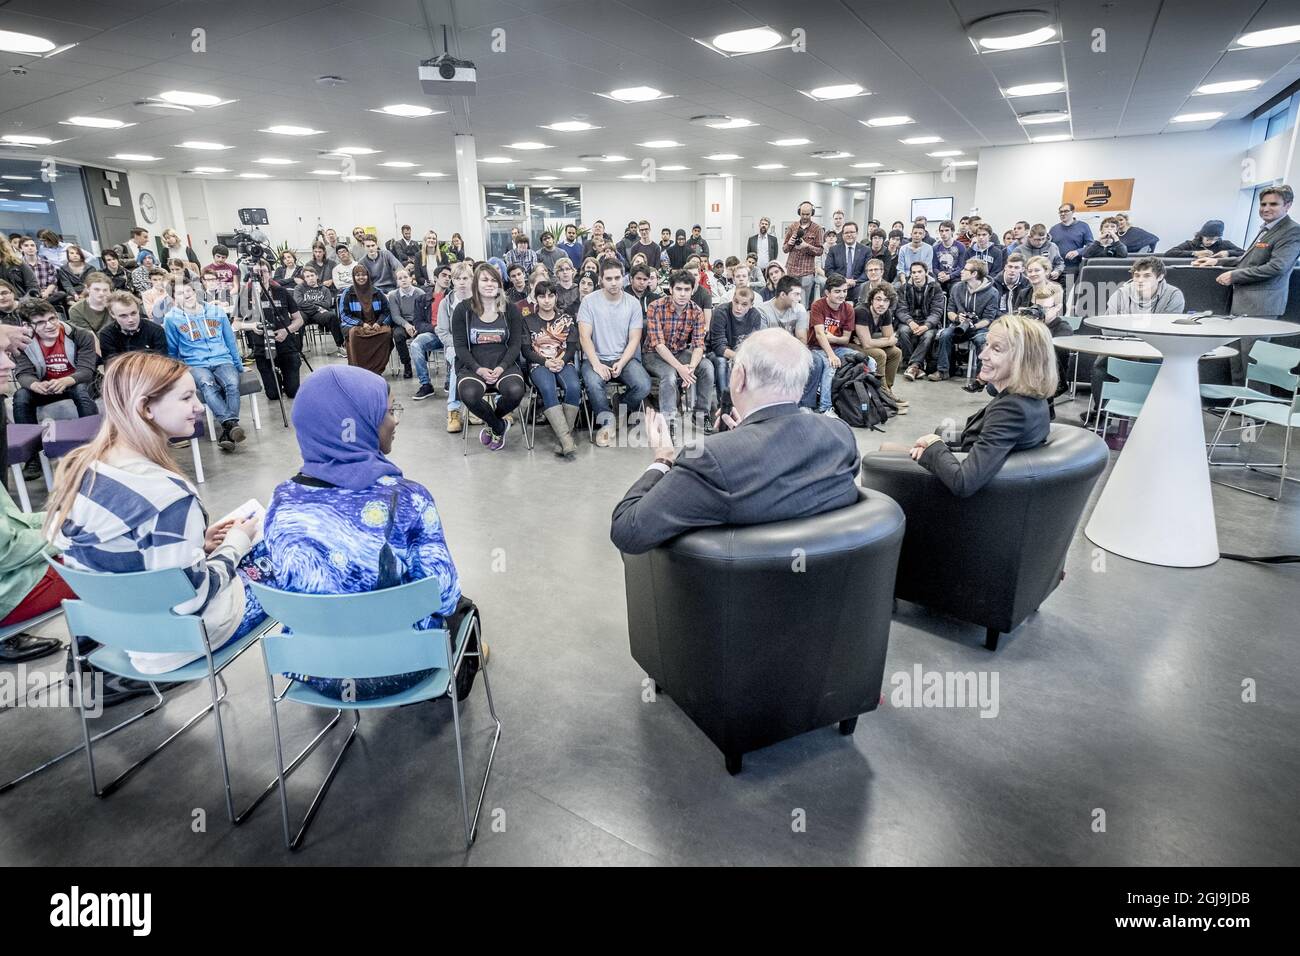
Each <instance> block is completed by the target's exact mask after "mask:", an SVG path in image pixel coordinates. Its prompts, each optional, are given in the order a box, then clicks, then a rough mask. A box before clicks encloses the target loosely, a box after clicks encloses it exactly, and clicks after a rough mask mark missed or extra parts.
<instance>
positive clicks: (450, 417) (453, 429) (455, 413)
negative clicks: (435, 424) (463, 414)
mask: <svg viewBox="0 0 1300 956" xmlns="http://www.w3.org/2000/svg"><path fill="white" fill-rule="evenodd" d="M464 427H465V425H464V423H463V422H462V421H461V420H460V409H459V408H453V409H452V410H451V411H449V412H448V413H447V431H448V432H450V433H451V434H453V435H458V434H460V432H461V430H462V429H463V428H464Z"/></svg>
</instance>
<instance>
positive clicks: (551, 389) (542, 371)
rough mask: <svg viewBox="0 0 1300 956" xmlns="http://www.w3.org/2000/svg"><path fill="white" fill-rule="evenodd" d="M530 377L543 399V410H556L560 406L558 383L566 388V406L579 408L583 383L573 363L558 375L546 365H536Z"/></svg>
mask: <svg viewBox="0 0 1300 956" xmlns="http://www.w3.org/2000/svg"><path fill="white" fill-rule="evenodd" d="M528 377H529V378H530V379H532V381H533V385H534V386H535V387H536V388H537V394H538V395H540V396H541V397H542V408H554V407H555V406H556V405H558V404H560V398H559V395H558V394H557V389H556V384H557V383H558V384H559V385H560V386H562V387H563V388H564V404H565V405H572V406H574V407H575V408H576V407H577V406H578V403H579V400H580V399H581V397H582V382H581V381H580V380H579V379H578V370H577V369H576V368H575V367H574V365H573V363H572V362H567V363H565V366H564V368H562V369H560V371H559V372H558V373H557V372H552V371H551V370H550V369H549V368H547V367H546V366H545V365H534V366H533V368H532V371H530V372H529V373H528Z"/></svg>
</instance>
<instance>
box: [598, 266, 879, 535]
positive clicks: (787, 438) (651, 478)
mask: <svg viewBox="0 0 1300 956" xmlns="http://www.w3.org/2000/svg"><path fill="white" fill-rule="evenodd" d="M793 281H795V282H798V281H799V280H798V279H794V280H793ZM840 288H844V287H843V286H841V287H840ZM811 354H812V353H810V352H809V350H808V348H807V346H805V345H804V344H802V343H801V342H799V341H797V340H795V339H793V338H792V337H791V336H790V335H788V334H787V333H785V332H784V331H782V330H780V329H774V328H773V329H760V330H759V331H757V332H755V333H753V334H752V335H750V336H749V337H748V338H746V339H745V341H744V342H742V343H741V346H740V348H739V349H737V350H736V358H735V361H734V362H733V363H732V368H731V381H730V382H729V383H728V389H729V391H730V393H731V399H732V402H733V404H734V411H733V413H732V415H730V416H727V417H726V418H725V419H724V420H723V421H724V424H725V425H726V426H727V428H728V429H729V430H726V431H722V432H720V433H718V434H715V435H707V436H705V437H703V438H701V439H699V441H698V444H697V445H695V446H693V448H694V449H695V451H696V452H697V453H696V454H685V455H680V456H679V455H678V449H677V448H676V447H675V446H674V444H673V441H672V438H671V436H670V435H669V434H668V428H667V424H666V422H665V420H664V418H663V416H662V415H659V414H658V413H657V412H653V411H650V412H647V414H646V430H647V433H648V434H649V436H650V447H651V453H652V454H653V456H654V461H653V462H651V464H650V466H649V467H648V468H647V469H646V470H645V472H644V473H642V475H641V477H640V478H638V479H637V480H636V482H634V483H633V485H632V487H631V488H630V489H628V492H627V494H625V495H624V496H623V500H622V501H620V502H619V503H618V504H617V505H616V506H615V508H614V514H613V519H612V522H611V528H610V539H611V540H612V541H613V542H614V546H615V547H616V548H618V549H619V550H620V551H622V552H624V553H626V554H642V553H644V552H646V551H649V550H650V549H651V548H655V547H658V546H659V545H661V544H663V543H664V542H665V541H669V540H671V539H672V538H674V537H676V536H677V535H679V534H681V533H682V532H685V531H690V530H691V529H693V528H702V527H709V526H713V525H722V524H728V525H746V524H763V523H766V522H769V521H783V520H786V519H789V518H802V517H807V516H810V515H816V514H821V513H822V512H826V511H833V510H835V509H837V508H843V507H845V506H847V505H851V504H853V503H854V502H855V501H857V500H858V491H857V487H856V486H855V484H854V481H855V478H856V476H857V473H858V449H857V443H856V441H855V440H854V438H853V432H852V429H850V428H849V427H848V426H847V425H846V424H844V422H842V421H839V420H837V419H834V418H823V417H821V416H819V415H807V414H802V413H801V412H800V410H799V406H798V404H797V402H798V401H799V398H800V396H801V395H802V394H803V393H804V390H805V388H806V385H807V379H808V377H809V373H810V371H811V368H812V362H811ZM741 425H743V427H739V426H741Z"/></svg>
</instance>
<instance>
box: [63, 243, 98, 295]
mask: <svg viewBox="0 0 1300 956" xmlns="http://www.w3.org/2000/svg"><path fill="white" fill-rule="evenodd" d="M64 254H65V255H66V256H67V260H66V261H65V262H64V264H63V265H61V266H60V267H59V269H58V272H57V273H56V276H57V278H58V281H59V288H60V289H62V290H63V294H64V295H66V296H67V297H68V298H67V302H68V304H69V305H71V304H72V303H74V302H76V301H78V300H79V299H81V298H82V297H83V296H84V295H85V294H86V278H87V276H89V275H91V274H93V272H94V270H93V269H91V268H90V266H89V265H88V264H87V263H86V253H85V252H84V251H83V250H82V248H81V246H78V245H68V246H67V247H66V249H65V250H64Z"/></svg>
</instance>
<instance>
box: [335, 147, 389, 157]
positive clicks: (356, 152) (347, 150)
mask: <svg viewBox="0 0 1300 956" xmlns="http://www.w3.org/2000/svg"><path fill="white" fill-rule="evenodd" d="M334 152H336V153H342V154H343V155H344V156H369V155H370V154H371V153H377V152H379V150H377V149H371V148H370V147H369V146H340V147H339V148H338V149H336V150H334Z"/></svg>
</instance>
